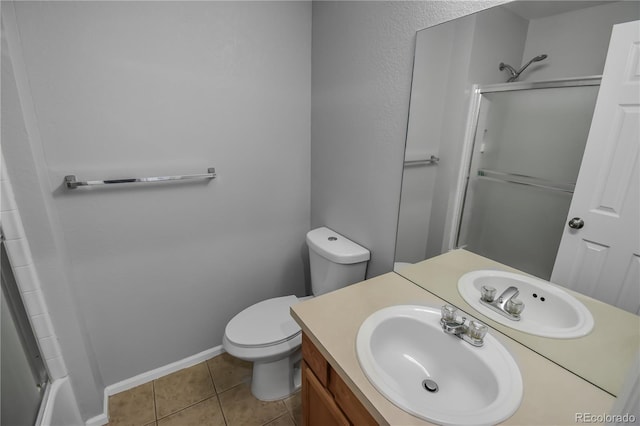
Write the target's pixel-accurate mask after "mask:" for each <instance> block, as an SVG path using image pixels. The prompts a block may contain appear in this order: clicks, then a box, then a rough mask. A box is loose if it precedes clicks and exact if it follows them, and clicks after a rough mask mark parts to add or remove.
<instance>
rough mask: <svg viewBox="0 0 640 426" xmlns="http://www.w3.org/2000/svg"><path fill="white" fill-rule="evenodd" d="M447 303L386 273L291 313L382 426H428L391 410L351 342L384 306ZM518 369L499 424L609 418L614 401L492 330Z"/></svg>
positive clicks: (409, 282) (313, 301) (538, 423)
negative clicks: (512, 408) (519, 390)
mask: <svg viewBox="0 0 640 426" xmlns="http://www.w3.org/2000/svg"><path fill="white" fill-rule="evenodd" d="M444 303H445V302H444V301H443V300H442V299H439V298H437V297H436V296H434V295H433V294H431V293H429V292H427V291H425V290H424V289H423V288H421V287H419V286H417V285H415V284H414V283H412V282H411V281H409V280H407V279H405V278H403V277H401V276H400V275H398V274H396V273H393V272H390V273H388V274H385V275H381V276H378V277H376V278H372V279H369V280H366V281H363V282H360V283H357V284H353V285H350V286H348V287H345V288H343V289H340V290H337V291H334V292H331V293H328V294H325V295H322V296H318V297H315V298H313V299H309V300H307V301H305V302H302V303H298V304H296V305H294V306H292V307H291V315H292V316H293V318H294V319H295V320H296V321H297V322H298V324H300V327H301V328H302V331H303V332H304V333H305V334H307V336H308V337H309V338H310V339H311V341H312V342H313V343H314V344H315V345H316V347H317V348H318V350H320V352H321V353H322V354H323V355H324V357H325V358H326V359H327V361H328V362H329V363H330V364H331V366H332V367H333V369H334V370H336V371H337V372H338V374H340V376H341V377H342V379H343V380H344V381H345V383H346V384H347V386H349V388H350V389H351V391H352V392H353V393H354V395H355V396H356V397H357V398H358V399H359V400H360V402H361V403H362V404H363V405H364V406H365V407H366V408H367V409H368V410H369V412H370V413H371V415H372V416H373V417H374V418H375V419H376V420H377V421H378V422H379V423H380V424H390V425H428V424H430V423H428V422H426V421H424V420H421V419H418V418H417V417H414V416H412V415H410V414H408V413H406V412H404V411H403V410H401V409H400V408H398V407H396V406H395V405H393V404H392V403H391V402H390V401H388V400H387V399H386V398H385V397H384V396H382V394H380V393H379V392H378V391H377V390H376V389H375V388H374V387H373V385H371V383H370V382H369V381H368V379H367V378H366V377H365V375H364V373H363V372H362V370H361V368H360V365H359V363H358V359H357V357H356V349H355V341H356V335H357V332H358V329H359V328H360V325H361V324H362V322H363V321H364V320H365V319H366V318H367V317H368V316H369V315H371V314H372V313H373V312H375V311H377V310H379V309H382V308H384V307H387V306H392V305H400V304H418V305H429V306H434V307H438V308H439V307H440V306H442V305H443V304H444ZM489 333H491V334H492V335H493V336H494V337H496V338H497V339H498V340H499V341H500V342H501V343H502V344H503V345H504V346H505V347H506V348H507V349H508V350H509V351H510V352H511V354H512V355H513V357H514V359H515V360H516V362H517V363H518V366H519V367H520V371H521V374H522V379H523V384H524V395H523V400H522V403H521V404H520V407H519V408H518V410H517V411H516V413H515V414H514V415H513V416H511V417H510V418H509V419H507V420H506V421H505V422H504V423H503V424H507V425H516V424H517V425H563V424H575V423H576V421H575V419H576V413H590V414H593V415H598V414H605V413H608V412H609V411H610V409H611V406H612V404H613V401H614V399H615V398H614V397H613V396H611V395H610V394H608V393H606V392H604V391H603V390H601V389H599V388H598V387H596V386H593V385H592V384H590V383H589V382H587V381H585V380H583V379H582V378H580V377H578V376H576V375H574V374H573V373H571V372H569V371H567V370H565V369H564V368H561V367H559V366H558V365H556V364H554V363H553V362H551V361H549V360H548V359H546V358H544V357H542V356H540V355H538V354H537V353H535V352H533V351H531V350H530V349H528V348H527V347H525V346H523V345H521V344H520V343H518V342H516V341H514V340H512V339H511V338H509V337H507V336H505V335H503V334H501V333H499V332H496V331H494V330H490V331H489Z"/></svg>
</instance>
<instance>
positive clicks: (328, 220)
mask: <svg viewBox="0 0 640 426" xmlns="http://www.w3.org/2000/svg"><path fill="white" fill-rule="evenodd" d="M494 3H495V2H494ZM494 3H491V2H472V1H470V2H426V1H425V2H360V1H353V2H351V1H340V2H338V1H322V2H314V4H313V44H312V68H313V73H312V87H311V92H312V95H311V99H312V101H311V225H312V226H319V225H326V226H328V227H330V228H332V229H334V230H335V231H337V232H339V233H342V234H344V235H345V236H347V237H349V238H351V239H353V240H354V241H356V242H358V243H359V244H361V245H363V246H365V247H367V248H368V249H370V250H371V254H372V258H371V261H370V263H369V269H368V272H367V275H368V277H373V276H376V275H379V274H382V273H385V272H388V271H390V270H391V269H392V265H393V256H394V247H395V237H396V221H397V217H398V204H399V199H400V181H401V178H402V163H403V158H404V145H405V134H406V127H407V116H408V108H409V94H410V89H411V73H412V68H413V53H414V46H415V37H416V31H417V30H419V29H422V28H425V27H427V26H430V25H434V24H436V23H440V22H443V21H446V20H449V19H452V18H455V17H458V16H462V15H465V14H467V13H471V12H473V11H477V10H480V9H484V8H486V7H488V6H489V5H490V4H494Z"/></svg>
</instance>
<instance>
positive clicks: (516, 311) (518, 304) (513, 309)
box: [504, 299, 524, 315]
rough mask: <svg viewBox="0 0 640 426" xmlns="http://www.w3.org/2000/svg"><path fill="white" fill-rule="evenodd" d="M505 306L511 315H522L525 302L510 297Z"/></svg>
mask: <svg viewBox="0 0 640 426" xmlns="http://www.w3.org/2000/svg"><path fill="white" fill-rule="evenodd" d="M504 308H505V310H506V311H507V312H509V313H510V314H511V315H520V313H521V312H522V311H523V310H524V302H522V300H520V299H509V300H508V301H507V304H506V305H505V307H504Z"/></svg>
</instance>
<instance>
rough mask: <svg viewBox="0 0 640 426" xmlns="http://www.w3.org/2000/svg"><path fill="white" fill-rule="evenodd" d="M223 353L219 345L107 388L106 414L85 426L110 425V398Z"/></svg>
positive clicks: (91, 420) (105, 398)
mask: <svg viewBox="0 0 640 426" xmlns="http://www.w3.org/2000/svg"><path fill="white" fill-rule="evenodd" d="M223 352H224V349H223V348H222V345H218V346H216V347H214V348H211V349H207V350H206V351H202V352H200V353H197V354H195V355H192V356H190V357H187V358H184V359H181V360H179V361H176V362H172V363H171V364H167V365H164V366H162V367H159V368H156V369H155V370H151V371H147V372H145V373H142V374H138V375H137V376H134V377H131V378H129V379H125V380H122V381H121V382H118V383H114V384H112V385H109V386H107V387H106V388H105V389H104V403H103V406H104V413H102V414H99V415H97V416H95V417H92V418H90V419H89V420H87V421H86V422H85V425H86V426H102V425H106V424H107V423H109V416H108V414H107V413H109V396H111V395H115V394H117V393H120V392H124V391H126V390H129V389H132V388H135V387H136V386H139V385H142V384H144V383H148V382H150V381H152V380H156V379H158V378H160V377H162V376H166V375H167V374H171V373H175V372H176V371H180V370H182V369H184V368H189V367H193V366H194V365H196V364H199V363H201V362H203V361H206V360H208V359H210V358H213V357H214V356H216V355H220V354H221V353H223Z"/></svg>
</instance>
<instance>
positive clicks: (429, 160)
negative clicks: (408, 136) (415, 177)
mask: <svg viewBox="0 0 640 426" xmlns="http://www.w3.org/2000/svg"><path fill="white" fill-rule="evenodd" d="M439 161H440V158H438V157H436V156H435V155H432V156H431V157H429V158H425V159H422V160H407V161H405V162H404V165H405V166H416V165H419V164H438V162H439Z"/></svg>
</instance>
